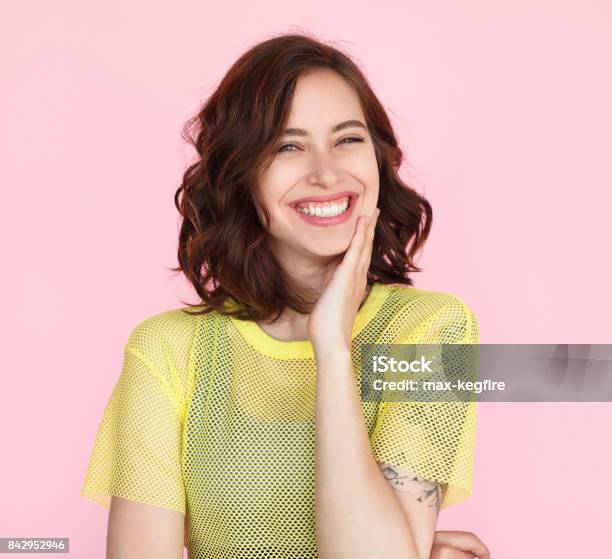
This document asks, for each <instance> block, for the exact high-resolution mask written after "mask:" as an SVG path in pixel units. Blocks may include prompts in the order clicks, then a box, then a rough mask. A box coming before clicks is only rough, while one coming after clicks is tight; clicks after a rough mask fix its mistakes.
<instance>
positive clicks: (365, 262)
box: [357, 208, 380, 274]
mask: <svg viewBox="0 0 612 559" xmlns="http://www.w3.org/2000/svg"><path fill="white" fill-rule="evenodd" d="M379 214H380V210H379V209H378V208H374V212H373V213H372V215H371V216H370V221H369V223H368V228H367V232H366V239H365V243H364V246H363V249H362V251H361V256H360V258H359V264H358V265H357V267H358V269H359V270H362V269H363V268H365V273H366V274H367V271H368V269H369V267H370V262H371V261H372V247H373V242H374V233H375V231H376V223H377V220H378V215H379Z"/></svg>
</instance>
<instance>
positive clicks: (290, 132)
mask: <svg viewBox="0 0 612 559" xmlns="http://www.w3.org/2000/svg"><path fill="white" fill-rule="evenodd" d="M345 128H363V129H366V130H367V128H366V125H365V124H364V123H363V122H361V121H360V120H345V121H344V122H340V123H338V124H336V125H335V126H332V129H331V132H332V133H333V132H338V131H339V130H344V129H345ZM283 136H308V131H307V130H304V129H303V128H287V129H286V130H285V131H284V132H283Z"/></svg>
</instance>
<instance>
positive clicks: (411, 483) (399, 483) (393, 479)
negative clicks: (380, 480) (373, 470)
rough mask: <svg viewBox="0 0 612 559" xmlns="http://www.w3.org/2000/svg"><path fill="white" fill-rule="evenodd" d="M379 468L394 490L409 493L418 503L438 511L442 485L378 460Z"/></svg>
mask: <svg viewBox="0 0 612 559" xmlns="http://www.w3.org/2000/svg"><path fill="white" fill-rule="evenodd" d="M378 465H379V466H380V469H381V471H382V473H383V475H384V476H385V479H386V480H387V481H388V482H389V483H390V484H391V487H392V488H393V489H394V490H395V491H401V492H402V493H409V494H411V495H413V496H414V498H415V499H416V500H417V501H419V502H420V503H425V504H426V505H427V506H429V507H434V508H435V509H436V511H437V512H439V511H440V503H441V502H442V486H441V485H440V484H439V483H436V482H434V481H429V480H427V479H423V478H422V477H419V476H417V475H416V474H412V473H409V472H406V471H404V470H400V469H399V468H396V467H394V466H390V465H389V464H384V463H382V462H378Z"/></svg>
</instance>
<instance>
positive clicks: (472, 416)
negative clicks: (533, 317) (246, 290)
mask: <svg viewBox="0 0 612 559" xmlns="http://www.w3.org/2000/svg"><path fill="white" fill-rule="evenodd" d="M186 308H187V307H185V309H186ZM478 341H479V332H478V324H477V321H476V318H475V316H474V314H473V312H472V311H471V309H470V308H469V307H468V306H467V305H466V304H465V303H464V302H463V301H461V300H460V299H459V298H458V297H456V296H454V295H452V294H449V293H444V292H439V291H426V290H422V289H416V288H413V287H408V286H405V285H397V284H396V285H383V284H379V283H375V284H374V285H373V286H372V289H371V290H370V293H369V294H368V297H367V299H366V301H365V302H364V304H363V305H362V306H361V308H360V309H359V312H358V314H357V317H356V320H355V323H354V327H353V336H352V356H353V369H354V371H355V374H356V377H357V386H360V372H359V371H360V354H361V351H360V347H361V345H362V344H365V343H380V344H399V343H406V344H419V343H423V344H427V343H432V344H437V343H442V344H475V343H478ZM316 374H317V371H316V362H315V360H314V352H313V348H312V345H311V343H310V342H309V341H307V340H304V341H289V342H286V341H281V340H278V339H276V338H273V337H272V336H270V335H269V334H267V333H266V332H265V331H264V330H263V329H261V328H260V327H259V325H258V324H257V323H255V322H253V321H241V320H238V319H234V318H231V317H228V316H225V315H223V314H221V313H218V312H213V313H211V314H209V315H202V316H192V315H189V314H187V313H185V312H184V311H183V309H182V308H179V309H173V310H170V311H166V312H162V313H160V314H157V315H155V316H152V317H150V318H147V319H146V320H144V321H142V322H141V323H140V324H138V325H137V326H136V327H135V328H134V329H133V330H132V332H131V333H130V336H129V338H128V340H127V343H126V345H125V348H124V361H123V368H122V370H121V373H120V375H119V378H118V380H117V382H116V384H115V387H114V389H113V391H112V394H111V396H110V398H109V400H108V403H107V405H106V408H105V409H104V413H103V416H102V420H101V422H100V425H99V428H98V432H97V436H96V439H95V444H94V446H93V450H92V453H91V457H90V460H89V465H88V468H87V471H86V475H85V479H84V482H83V485H82V488H81V492H80V494H81V496H83V497H85V498H87V499H88V500H91V501H93V502H95V503H98V504H101V505H102V506H104V507H106V508H108V507H109V506H110V500H111V496H112V495H116V496H119V497H123V498H125V499H131V500H134V501H139V502H142V503H147V504H150V505H154V506H157V507H163V508H168V509H173V510H177V511H180V512H182V513H184V514H185V545H186V547H187V549H188V552H189V557H190V559H239V558H240V559H247V558H248V559H256V558H257V559H316V558H317V557H318V555H317V550H316V537H315V509H314V506H315V502H314V484H315V423H314V412H315V389H316ZM362 409H363V414H364V418H365V422H366V425H367V428H368V433H369V436H370V441H371V448H372V453H373V455H374V458H375V459H376V460H378V461H380V462H385V463H387V464H390V465H392V466H395V467H397V468H402V469H405V470H408V471H410V472H413V473H415V474H417V475H419V476H421V477H423V478H425V479H428V480H432V481H437V482H439V483H443V484H446V490H445V491H444V493H443V497H442V502H441V508H446V507H449V506H451V505H453V504H456V503H459V502H461V501H463V500H465V499H467V498H468V497H469V496H470V494H471V491H472V464H473V454H474V445H475V437H476V403H475V402H362Z"/></svg>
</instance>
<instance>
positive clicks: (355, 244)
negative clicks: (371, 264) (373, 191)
mask: <svg viewBox="0 0 612 559" xmlns="http://www.w3.org/2000/svg"><path fill="white" fill-rule="evenodd" d="M365 221H366V220H365V217H364V216H361V215H360V216H359V218H358V219H357V226H356V227H355V233H354V234H353V238H352V239H351V244H350V245H349V248H348V250H347V252H346V254H345V255H344V258H343V260H342V263H341V264H340V266H341V267H342V268H344V269H346V271H347V273H349V274H350V273H353V272H354V271H355V269H356V267H357V264H358V263H359V260H360V257H361V253H362V252H363V248H364V246H365V243H366V240H367V231H368V224H367V223H365Z"/></svg>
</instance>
